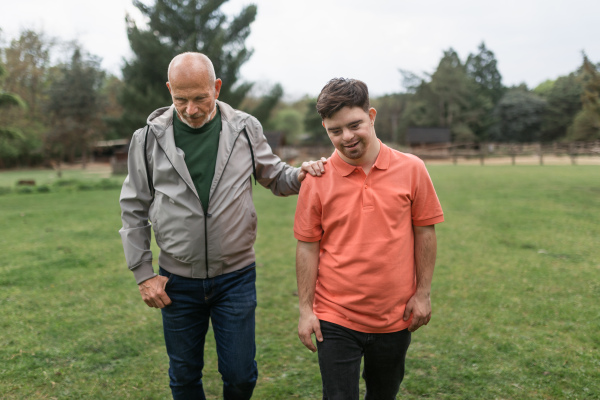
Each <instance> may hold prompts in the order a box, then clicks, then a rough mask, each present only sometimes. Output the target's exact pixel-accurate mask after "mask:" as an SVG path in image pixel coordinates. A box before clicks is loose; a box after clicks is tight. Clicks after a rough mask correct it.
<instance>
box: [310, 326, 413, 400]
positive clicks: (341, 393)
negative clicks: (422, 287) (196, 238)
mask: <svg viewBox="0 0 600 400" xmlns="http://www.w3.org/2000/svg"><path fill="white" fill-rule="evenodd" d="M320 322H321V332H322V334H323V341H322V342H318V341H317V349H318V351H319V354H318V355H319V367H320V369H321V379H322V381H323V400H358V398H359V393H358V382H359V379H360V363H361V359H362V358H363V357H364V369H363V374H362V377H363V379H364V380H365V383H366V387H367V391H366V394H365V400H388V399H389V400H394V399H395V398H396V394H397V393H398V390H399V389H400V383H401V382H402V379H403V378H404V361H405V359H406V352H407V350H408V346H409V345H410V339H411V334H410V332H409V331H408V330H407V329H405V330H402V331H399V332H392V333H364V332H357V331H354V330H352V329H348V328H345V327H343V326H340V325H336V324H333V323H331V322H327V321H320Z"/></svg>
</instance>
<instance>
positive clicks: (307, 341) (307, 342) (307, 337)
mask: <svg viewBox="0 0 600 400" xmlns="http://www.w3.org/2000/svg"><path fill="white" fill-rule="evenodd" d="M298 337H299V338H300V341H301V342H302V344H303V345H304V346H306V348H307V349H309V350H310V351H312V352H313V353H314V352H315V351H317V348H316V347H315V345H314V343H313V342H312V337H311V334H310V333H308V334H306V333H303V334H301V333H298Z"/></svg>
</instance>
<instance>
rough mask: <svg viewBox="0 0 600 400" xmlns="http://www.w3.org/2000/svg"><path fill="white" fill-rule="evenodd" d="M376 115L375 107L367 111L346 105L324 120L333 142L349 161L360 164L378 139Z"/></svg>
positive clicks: (343, 157)
mask: <svg viewBox="0 0 600 400" xmlns="http://www.w3.org/2000/svg"><path fill="white" fill-rule="evenodd" d="M375 115H377V111H375V109H374V108H370V109H369V112H366V111H365V110H363V109H362V108H360V107H352V108H350V107H344V108H342V109H341V110H339V111H338V112H336V113H335V114H333V115H332V116H331V117H329V118H325V119H324V120H323V126H324V127H325V129H326V130H327V135H329V139H330V140H331V143H333V146H334V147H335V148H336V150H337V151H338V153H339V154H340V156H342V159H344V161H346V162H347V163H349V164H353V165H360V164H361V162H362V161H363V158H364V156H365V155H366V154H367V153H368V150H369V149H370V148H371V146H372V145H373V143H374V142H375V141H377V137H376V136H375V127H374V123H375Z"/></svg>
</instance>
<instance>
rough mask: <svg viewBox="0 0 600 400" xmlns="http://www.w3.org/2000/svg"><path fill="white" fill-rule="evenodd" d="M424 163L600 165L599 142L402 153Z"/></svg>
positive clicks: (453, 147)
mask: <svg viewBox="0 0 600 400" xmlns="http://www.w3.org/2000/svg"><path fill="white" fill-rule="evenodd" d="M401 150H402V151H405V152H409V153H412V154H414V155H416V156H418V157H420V158H421V159H423V160H426V161H427V160H441V161H450V160H451V161H452V162H453V163H454V164H458V163H459V162H462V161H469V160H471V161H472V160H479V163H480V164H481V165H484V164H485V163H486V160H487V161H490V160H493V159H509V160H510V162H511V163H512V164H513V165H515V164H517V160H518V159H520V158H521V159H522V158H523V157H528V158H531V157H535V158H536V159H537V161H538V162H539V164H540V165H544V159H545V158H548V157H568V158H569V159H570V162H571V164H573V165H575V164H577V159H578V158H579V157H590V156H591V157H594V158H596V157H598V160H599V161H600V141H595V142H570V143H558V142H556V143H491V142H490V143H479V144H475V143H466V144H465V143H462V144H453V143H448V144H443V145H436V146H431V147H428V148H419V149H406V148H405V149H401Z"/></svg>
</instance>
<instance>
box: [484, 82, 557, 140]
mask: <svg viewBox="0 0 600 400" xmlns="http://www.w3.org/2000/svg"><path fill="white" fill-rule="evenodd" d="M545 108H546V100H544V99H543V98H542V97H540V96H538V95H537V94H535V93H533V92H530V91H528V90H527V88H526V87H523V86H521V87H516V88H511V89H509V90H507V91H506V93H505V94H504V96H502V98H501V99H500V101H499V102H498V105H497V106H496V109H495V111H494V113H495V115H496V117H497V120H498V124H497V125H496V126H495V127H494V130H493V131H492V139H494V140H498V141H501V142H534V141H538V140H539V139H540V131H541V127H542V119H543V115H544V111H545Z"/></svg>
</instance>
